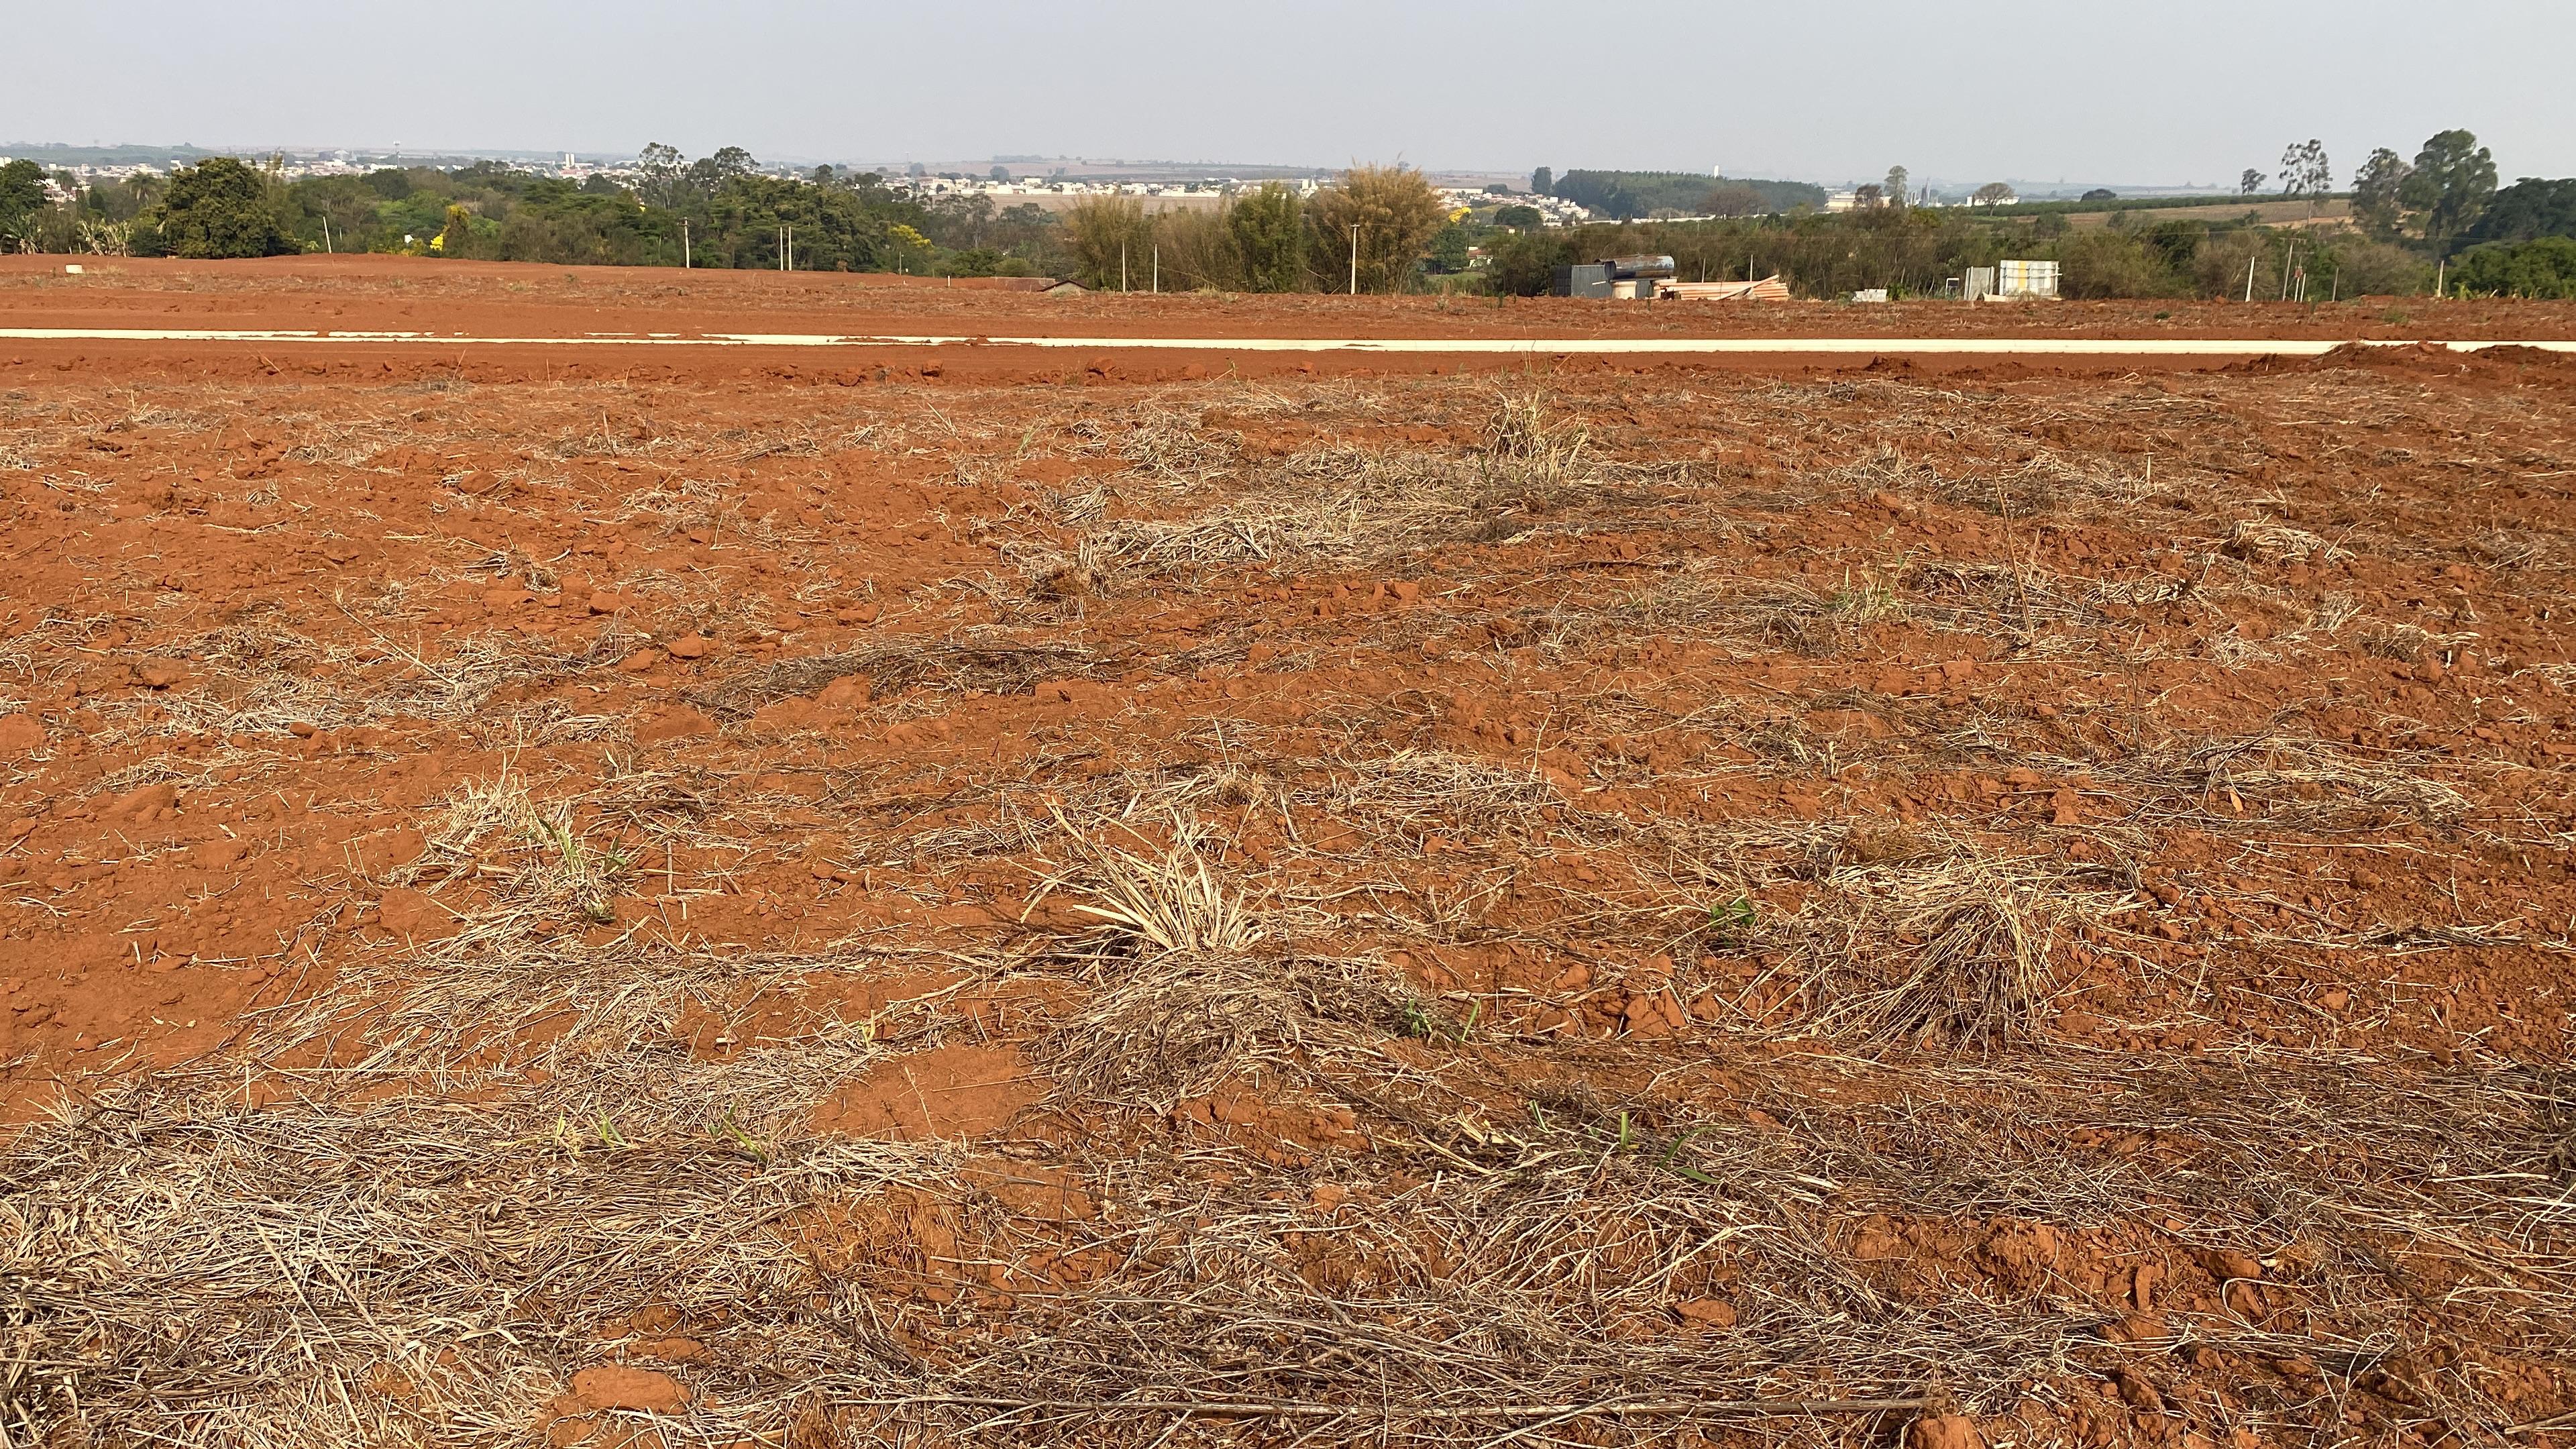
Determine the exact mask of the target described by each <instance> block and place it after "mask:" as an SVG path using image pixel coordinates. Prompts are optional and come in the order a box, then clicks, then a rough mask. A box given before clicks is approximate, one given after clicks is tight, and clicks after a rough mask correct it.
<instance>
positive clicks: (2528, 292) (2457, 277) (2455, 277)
mask: <svg viewBox="0 0 2576 1449" xmlns="http://www.w3.org/2000/svg"><path fill="white" fill-rule="evenodd" d="M2451 280H2452V282H2453V284H2454V285H2456V286H2457V287H2459V289H2460V290H2461V291H2464V292H2468V293H2470V294H2472V295H2487V296H2500V297H2540V298H2545V299H2548V300H2551V301H2559V302H2565V301H2576V238H2570V237H2563V236H2545V237H2541V238H2539V239H2538V240H2535V241H2527V242H2521V243H2517V244H2504V243H2498V244H2495V245H2491V246H2482V247H2471V248H2470V249H2469V250H2468V252H2467V253H2466V254H2465V255H2463V256H2462V257H2461V258H2460V264H2459V265H2458V266H2457V267H2456V268H2454V269H2453V270H2452V272H2451Z"/></svg>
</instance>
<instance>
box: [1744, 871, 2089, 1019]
mask: <svg viewBox="0 0 2576 1449" xmlns="http://www.w3.org/2000/svg"><path fill="white" fill-rule="evenodd" d="M1922 848H1923V849H1925V850H1926V851H1927V852H1929V853H1928V854H1927V855H1925V856H1924V857H1922V858H1917V859H1897V860H1875V861H1863V862H1854V863H1851V864H1846V865H1841V866H1838V867H1837V868H1835V869H1833V870H1832V871H1830V872H1829V873H1827V874H1825V875H1824V876H1822V877H1821V878H1820V879H1819V880H1818V881H1817V883H1816V884H1817V886H1818V887H1819V890H1818V893H1817V894H1816V895H1815V896H1814V897H1813V898H1812V899H1811V900H1810V901H1809V902H1808V903H1807V904H1806V905H1805V907H1804V908H1803V909H1801V910H1800V911H1799V912H1798V914H1797V915H1795V916H1793V917H1791V918H1790V919H1789V920H1787V921H1786V922H1783V923H1781V925H1780V926H1779V927H1778V928H1777V931H1776V932H1775V933H1774V934H1776V935H1781V936H1785V937H1786V938H1787V939H1788V940H1789V941H1790V942H1791V943H1793V944H1792V945H1791V949H1790V953H1789V961H1788V965H1787V967H1786V969H1788V970H1791V971H1795V972H1797V973H1798V974H1799V975H1800V977H1801V978H1802V979H1803V980H1804V982H1805V988H1806V993H1807V999H1808V1001H1809V1003H1810V1009H1811V1010H1812V1012H1813V1018H1812V1019H1813V1022H1814V1024H1815V1026H1816V1028H1817V1029H1819V1030H1822V1031H1825V1032H1827V1033H1829V1034H1838V1035H1839V1034H1850V1035H1856V1036H1859V1037H1861V1038H1863V1039H1866V1040H1869V1041H1874V1042H1881V1043H1898V1042H1902V1043H1905V1044H1907V1045H1910V1046H1915V1047H1924V1046H1929V1045H1934V1044H1942V1045H1947V1046H1951V1047H1960V1048H1965V1047H1977V1048H1992V1047H2003V1046H2012V1045H2017V1044H2021V1043H2026V1042H2030V1041H2033V1040H2036V1039H2038V1038H2040V1037H2042V1036H2043V1035H2045V1029H2046V1019H2047V1011H2048V1005H2049V1002H2050V1000H2051V998H2052V997H2053V996H2054V994H2055V993H2056V990H2057V988H2058V984H2059V983H2058V981H2057V970H2056V963H2055V960H2054V952H2055V948H2056V944H2057V938H2058V935H2059V932H2060V930H2061V929H2062V928H2063V927H2064V926H2065V925H2066V924H2068V923H2069V922H2070V921H2072V920H2075V919H2078V918H2094V919H2099V918H2104V917H2107V916H2108V915H2110V914H2112V913H2113V912H2114V911H2115V910H2117V909H2118V908H2119V907H2118V905H2117V904H2116V902H2117V901H2118V897H2116V896H2113V895H2111V894H2109V893H2107V892H2083V891H2078V890H2075V889H2073V888H2071V883H2070V882H2069V881H2068V880H2067V879H2066V878H2065V876H2064V873H2063V872H2062V871H2060V870H2057V869H2054V868H2051V867H2050V866H2048V865H2047V864H2045V863H2042V862H2035V861H2030V860H2012V859H1995V858H1991V857H1987V856H1984V855H1981V854H1979V853H1977V852H1975V851H1973V850H1971V849H1969V848H1967V847H1966V846H1965V845H1964V844H1962V843H1961V842H1956V841H1929V842H1926V843H1925V844H1924V845H1923V847H1922Z"/></svg>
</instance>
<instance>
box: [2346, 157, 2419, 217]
mask: <svg viewBox="0 0 2576 1449" xmlns="http://www.w3.org/2000/svg"><path fill="white" fill-rule="evenodd" d="M2414 171H2415V168H2414V167H2412V166H2409V165H2407V164H2406V161H2405V158H2403V157H2401V156H2399V155H2398V154H2397V153H2396V152H2394V151H2391V150H2389V149H2388V148H2387V147H2385V146H2382V147H2380V148H2379V149H2378V150H2376V151H2373V152H2371V153H2370V159H2369V160H2367V161H2364V162H2362V163H2361V169H2360V170H2359V171H2356V172H2354V173H2353V178H2352V215H2353V219H2354V220H2355V221H2358V222H2360V223H2361V227H2362V230H2364V231H2367V232H2369V233H2370V234H2371V235H2372V236H2375V237H2378V238H2380V239H2381V240H2383V241H2385V240H2387V239H2388V238H2390V237H2393V236H2395V235H2397V224H2398V222H2399V221H2400V220H2402V219H2403V217H2404V213H2405V207H2406V203H2405V199H2404V195H2405V190H2406V178H2407V177H2409V176H2411V175H2413V174H2414Z"/></svg>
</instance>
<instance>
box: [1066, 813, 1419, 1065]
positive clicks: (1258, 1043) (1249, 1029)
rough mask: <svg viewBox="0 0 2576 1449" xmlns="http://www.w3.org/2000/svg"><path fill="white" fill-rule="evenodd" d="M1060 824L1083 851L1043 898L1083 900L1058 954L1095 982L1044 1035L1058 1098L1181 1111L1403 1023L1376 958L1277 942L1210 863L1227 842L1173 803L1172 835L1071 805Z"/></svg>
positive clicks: (1357, 1045)
mask: <svg viewBox="0 0 2576 1449" xmlns="http://www.w3.org/2000/svg"><path fill="white" fill-rule="evenodd" d="M1056 824H1057V825H1058V827H1059V828H1060V829H1061V830H1062V831H1063V832H1064V836H1065V840H1066V851H1067V853H1068V854H1069V855H1070V856H1071V861H1070V863H1069V864H1067V865H1065V866H1063V867H1059V868H1058V869H1057V870H1056V871H1055V872H1054V873H1053V874H1052V875H1051V876H1050V878H1049V879H1048V881H1047V883H1046V886H1045V887H1043V888H1042V889H1041V891H1040V892H1039V893H1038V896H1037V898H1036V899H1037V900H1043V899H1044V898H1045V897H1046V895H1048V894H1049V893H1057V892H1060V893H1063V894H1064V895H1067V896H1070V897H1074V898H1076V899H1074V901H1073V904H1072V910H1073V911H1074V912H1075V913H1076V914H1078V915H1081V916H1084V917H1087V918H1088V919H1089V920H1090V921H1091V922H1092V924H1091V925H1090V926H1088V927H1086V928H1082V929H1078V930H1076V931H1074V932H1073V933H1071V934H1070V936H1068V937H1067V938H1066V939H1065V940H1064V942H1063V943H1062V944H1061V945H1060V946H1059V947H1058V948H1057V951H1056V953H1055V954H1056V955H1057V956H1058V957H1059V958H1060V959H1063V960H1066V961H1068V962H1071V963H1073V964H1075V965H1077V966H1078V967H1079V968H1080V970H1081V972H1082V974H1083V975H1084V976H1085V977H1086V978H1087V979H1089V980H1091V981H1093V982H1095V983H1097V986H1096V989H1095V990H1094V991H1093V992H1092V994H1091V995H1090V997H1089V998H1088V999H1087V1000H1085V1001H1084V1003H1083V1004H1082V1005H1081V1006H1080V1007H1078V1008H1076V1009H1075V1010H1074V1011H1073V1012H1071V1013H1070V1014H1069V1015H1068V1016H1066V1017H1065V1018H1064V1019H1063V1020H1061V1021H1059V1022H1058V1023H1057V1024H1056V1026H1055V1030H1054V1032H1053V1035H1052V1037H1051V1039H1050V1042H1049V1045H1048V1046H1047V1048H1046V1055H1047V1057H1048V1059H1049V1061H1050V1062H1051V1064H1052V1067H1053V1069H1054V1071H1055V1073H1056V1075H1057V1077H1058V1079H1059V1081H1060V1082H1061V1084H1062V1085H1061V1087H1060V1090H1059V1096H1060V1097H1062V1098H1064V1099H1066V1100H1070V1101H1117V1102H1126V1103H1131V1104H1142V1105H1151V1106H1152V1107H1153V1108H1154V1109H1155V1110H1157V1111H1168V1110H1170V1108H1171V1107H1172V1106H1173V1104H1174V1103H1176V1102H1177V1101H1179V1100H1180V1099H1181V1098H1183V1097H1189V1096H1204V1095H1206V1094H1207V1093H1209V1092H1212V1091H1214V1090H1215V1089H1216V1087H1217V1085H1218V1084H1219V1083H1220V1082H1223V1081H1227V1080H1230V1079H1238V1078H1253V1079H1258V1078H1265V1077H1266V1078H1271V1079H1274V1080H1275V1079H1291V1080H1294V1079H1304V1078H1308V1077H1310V1076H1311V1075H1312V1073H1313V1072H1314V1071H1316V1070H1317V1069H1318V1068H1319V1067H1320V1066H1321V1065H1322V1064H1324V1063H1326V1062H1329V1061H1332V1060H1335V1059H1339V1058H1345V1057H1347V1056H1348V1055H1349V1054H1350V1053H1352V1052H1354V1051H1363V1050H1366V1049H1367V1047H1368V1046H1369V1045H1370V1044H1371V1043H1372V1042H1373V1041H1374V1040H1375V1039H1377V1038H1380V1037H1383V1036H1384V1035H1386V1034H1387V1033H1389V1032H1390V1031H1392V1030H1394V1029H1395V1028H1396V1027H1397V1025H1398V1024H1399V1023H1400V1022H1401V1021H1402V1019H1403V1014H1402V1006H1403V1001H1404V998H1403V997H1402V996H1401V995H1400V994H1399V993H1398V992H1397V991H1396V990H1395V989H1394V987H1393V986H1392V985H1391V984H1390V983H1389V982H1387V981H1386V980H1385V979H1384V978H1383V977H1382V976H1380V975H1378V974H1377V971H1376V968H1374V967H1372V966H1370V965H1369V964H1368V963H1365V962H1354V961H1336V960H1326V959H1322V958H1316V957H1311V956H1308V955H1305V954H1302V953H1300V952H1297V951H1295V950H1293V949H1291V948H1289V947H1287V946H1286V945H1285V944H1284V943H1281V942H1279V941H1278V940H1277V939H1276V935H1275V927H1274V926H1273V925H1272V923H1270V922H1268V921H1265V920H1263V919H1262V918H1260V917H1259V916H1257V915H1255V914H1254V913H1253V912H1252V911H1250V910H1249V909H1248V908H1247V907H1246V906H1245V905H1244V903H1243V901H1242V899H1241V898H1240V897H1239V896H1238V895H1237V894H1236V893H1235V892H1234V891H1233V890H1232V889H1231V888H1230V887H1229V886H1228V885H1227V884H1226V883H1224V882H1222V881H1221V880H1219V878H1218V877H1217V875H1216V874H1215V872H1213V871H1212V870H1211V869H1210V868H1209V866H1208V863H1207V852H1208V851H1209V850H1210V849H1212V848H1213V845H1214V841H1213V838H1212V836H1211V834H1210V833H1209V831H1208V830H1207V829H1206V827H1205V826H1203V825H1202V824H1201V823H1200V822H1199V821H1198V819H1197V818H1196V817H1195V816H1194V815H1191V814H1189V813H1187V812H1186V811H1182V810H1175V811H1174V812H1173V814H1172V815H1171V816H1170V817H1169V820H1168V831H1169V838H1168V840H1167V841H1165V842H1162V843H1160V844H1153V843H1149V842H1146V841H1144V839H1143V838H1142V837H1141V836H1140V835H1139V834H1138V832H1137V831H1136V830H1135V829H1133V828H1132V827H1129V826H1125V825H1123V824H1116V823H1113V822H1111V821H1109V820H1106V819H1095V820H1092V821H1089V822H1087V824H1077V823H1076V822H1075V821H1073V820H1072V819H1069V818H1067V817H1066V816H1064V815H1063V814H1062V813H1060V812H1059V813H1058V814H1057V816H1056ZM1113 834H1116V835H1125V836H1127V837H1128V838H1129V839H1131V840H1135V841H1137V842H1138V843H1139V844H1140V845H1144V846H1145V847H1146V848H1145V849H1143V850H1141V851H1140V850H1136V849H1130V848H1128V847H1127V846H1124V845H1119V844H1115V843H1111V841H1110V840H1109V839H1107V838H1106V837H1108V836H1111V835H1113ZM1035 905H1036V901H1035V900H1033V901H1032V909H1034V908H1035Z"/></svg>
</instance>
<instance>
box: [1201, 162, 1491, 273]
mask: <svg viewBox="0 0 2576 1449" xmlns="http://www.w3.org/2000/svg"><path fill="white" fill-rule="evenodd" d="M1525 209H1526V208H1525ZM1297 213H1298V206H1297V193H1295V192H1293V191H1291V190H1289V189H1288V188H1287V187H1285V186H1282V185H1280V184H1279V183H1278V182H1276V181H1268V182H1264V183H1262V184H1261V185H1259V186H1257V187H1254V188H1253V189H1252V190H1250V191H1248V192H1246V193H1244V194H1243V195H1242V196H1241V197H1238V198H1237V199H1236V200H1235V203H1234V209H1233V210H1231V211H1229V212H1227V213H1226V218H1225V220H1226V226H1227V228H1228V229H1229V230H1231V231H1232V232H1233V233H1234V248H1235V251H1236V252H1237V253H1239V254H1240V255H1241V256H1242V259H1243V279H1244V284H1245V285H1246V286H1248V287H1250V288H1251V289H1252V290H1254V291H1256V292H1293V291H1296V290H1297V288H1298V286H1299V285H1300V284H1301V283H1302V282H1303V281H1304V280H1305V274H1304V270H1303V269H1302V268H1301V267H1300V266H1299V265H1298V257H1297V252H1298V244H1299V242H1300V241H1301V239H1302V236H1303V232H1302V229H1301V228H1300V226H1299V221H1298V214H1297ZM1533 215H1535V213H1533Z"/></svg>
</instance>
